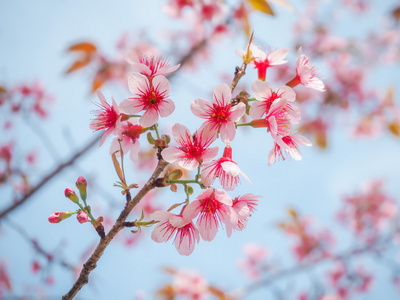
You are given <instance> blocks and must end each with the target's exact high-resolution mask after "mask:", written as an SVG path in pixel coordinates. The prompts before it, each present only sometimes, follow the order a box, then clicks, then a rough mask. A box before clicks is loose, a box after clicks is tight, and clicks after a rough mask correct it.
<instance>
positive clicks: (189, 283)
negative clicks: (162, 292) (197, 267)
mask: <svg viewBox="0 0 400 300" xmlns="http://www.w3.org/2000/svg"><path fill="white" fill-rule="evenodd" d="M172 288H173V291H174V292H175V293H176V294H177V296H178V297H179V296H181V297H184V299H193V300H201V299H208V297H209V296H210V293H209V288H208V283H207V280H206V279H205V278H204V277H203V276H202V275H201V274H199V273H197V272H195V271H189V270H184V271H178V272H176V273H175V274H174V280H173V282H172Z"/></svg>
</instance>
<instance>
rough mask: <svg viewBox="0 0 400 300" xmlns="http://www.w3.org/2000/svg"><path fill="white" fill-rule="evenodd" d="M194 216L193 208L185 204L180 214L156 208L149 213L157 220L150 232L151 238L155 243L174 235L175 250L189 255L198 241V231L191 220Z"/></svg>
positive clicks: (165, 240)
mask: <svg viewBox="0 0 400 300" xmlns="http://www.w3.org/2000/svg"><path fill="white" fill-rule="evenodd" d="M194 217H195V212H194V210H192V209H190V208H189V207H188V206H186V207H185V208H184V209H183V212H182V213H181V214H180V215H175V214H173V213H170V212H166V211H162V210H158V211H155V212H154V213H152V214H151V215H150V218H152V219H154V220H155V221H159V224H157V226H156V227H154V229H153V232H152V233H151V238H152V240H153V241H155V242H156V243H163V242H167V241H169V240H170V239H171V238H172V236H173V235H175V239H174V243H175V247H176V250H178V253H179V254H181V255H190V254H191V253H192V252H193V250H194V247H195V245H196V244H195V242H196V241H197V243H198V242H199V241H200V237H199V231H198V229H197V228H196V227H195V226H194V224H193V222H192V220H193V218H194Z"/></svg>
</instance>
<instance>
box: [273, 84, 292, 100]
mask: <svg viewBox="0 0 400 300" xmlns="http://www.w3.org/2000/svg"><path fill="white" fill-rule="evenodd" d="M276 94H278V95H281V98H284V99H285V100H286V101H288V102H293V101H295V100H296V93H295V92H294V90H293V89H292V88H291V87H288V86H285V85H284V86H280V87H278V88H277V89H276Z"/></svg>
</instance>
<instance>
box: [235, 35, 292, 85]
mask: <svg viewBox="0 0 400 300" xmlns="http://www.w3.org/2000/svg"><path fill="white" fill-rule="evenodd" d="M250 51H251V55H252V57H253V58H254V59H253V60H252V61H251V63H250V64H253V65H254V68H255V69H257V71H258V79H259V80H262V81H265V77H266V75H267V69H268V68H270V67H272V66H277V65H282V64H285V63H287V60H285V57H286V55H287V54H288V52H289V50H287V49H278V50H275V51H273V52H271V53H269V51H268V53H265V52H264V51H262V50H261V49H260V48H259V47H257V46H255V45H254V44H253V43H251V44H250ZM246 53H247V51H246V50H236V54H237V55H239V56H240V57H244V56H245V55H246Z"/></svg>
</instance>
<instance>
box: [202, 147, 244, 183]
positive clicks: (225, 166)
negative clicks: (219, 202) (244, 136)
mask: <svg viewBox="0 0 400 300" xmlns="http://www.w3.org/2000/svg"><path fill="white" fill-rule="evenodd" d="M239 174H242V175H243V176H244V177H245V178H246V179H247V180H249V178H248V177H247V175H246V174H244V173H243V172H242V171H241V170H240V168H239V166H238V165H237V163H236V162H234V161H233V160H232V148H231V146H229V145H227V146H226V147H225V150H224V154H223V156H222V157H221V158H219V159H217V160H213V161H211V162H208V163H205V164H204V165H203V169H202V171H201V180H202V181H203V183H204V185H206V186H211V185H212V184H213V183H214V181H215V179H216V178H217V177H218V178H219V182H220V183H221V185H222V187H223V188H224V190H227V191H232V190H234V189H235V187H236V186H237V185H238V183H239V182H240V179H239ZM249 181H250V180H249Z"/></svg>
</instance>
